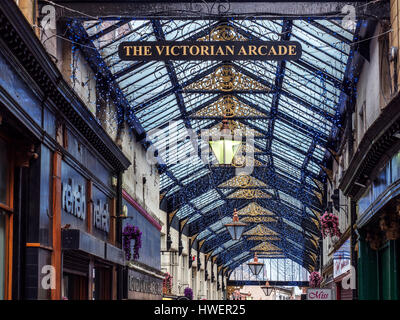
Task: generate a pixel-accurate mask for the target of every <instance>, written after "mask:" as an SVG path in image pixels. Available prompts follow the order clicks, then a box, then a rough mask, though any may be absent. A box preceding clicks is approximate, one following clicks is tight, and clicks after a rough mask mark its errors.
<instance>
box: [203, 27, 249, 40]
mask: <svg viewBox="0 0 400 320" xmlns="http://www.w3.org/2000/svg"><path fill="white" fill-rule="evenodd" d="M197 40H198V41H245V40H247V38H245V37H244V36H242V35H241V34H240V33H237V32H236V31H235V29H234V28H233V27H232V26H228V25H220V26H218V27H216V28H214V29H212V30H211V32H210V34H208V35H206V36H204V37H201V38H198V39H197Z"/></svg>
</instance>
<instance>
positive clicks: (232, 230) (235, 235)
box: [225, 209, 246, 240]
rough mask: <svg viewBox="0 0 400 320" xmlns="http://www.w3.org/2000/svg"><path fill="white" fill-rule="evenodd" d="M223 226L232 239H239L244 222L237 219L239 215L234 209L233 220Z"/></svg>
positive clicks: (244, 226) (244, 225)
mask: <svg viewBox="0 0 400 320" xmlns="http://www.w3.org/2000/svg"><path fill="white" fill-rule="evenodd" d="M225 227H226V229H227V230H228V232H229V234H230V235H231V237H232V240H239V239H240V237H241V236H242V234H243V231H244V229H245V228H246V224H245V223H243V222H240V221H239V217H238V215H237V211H236V209H235V210H234V211H233V221H232V222H231V223H227V224H226V225H225Z"/></svg>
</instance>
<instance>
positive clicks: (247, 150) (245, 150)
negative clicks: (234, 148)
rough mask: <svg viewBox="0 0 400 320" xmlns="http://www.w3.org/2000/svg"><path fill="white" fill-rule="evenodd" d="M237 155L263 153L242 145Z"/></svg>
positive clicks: (250, 146)
mask: <svg viewBox="0 0 400 320" xmlns="http://www.w3.org/2000/svg"><path fill="white" fill-rule="evenodd" d="M238 153H245V154H254V153H263V152H262V151H261V150H260V149H258V148H256V147H254V146H252V145H250V144H248V143H242V145H241V146H240V149H239V151H238Z"/></svg>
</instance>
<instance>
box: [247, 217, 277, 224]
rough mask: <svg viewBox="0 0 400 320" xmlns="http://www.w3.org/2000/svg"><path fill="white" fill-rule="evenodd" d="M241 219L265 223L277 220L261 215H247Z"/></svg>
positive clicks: (248, 221)
mask: <svg viewBox="0 0 400 320" xmlns="http://www.w3.org/2000/svg"><path fill="white" fill-rule="evenodd" d="M241 221H242V222H245V223H265V222H276V219H275V218H272V217H263V216H259V217H245V218H243V219H241Z"/></svg>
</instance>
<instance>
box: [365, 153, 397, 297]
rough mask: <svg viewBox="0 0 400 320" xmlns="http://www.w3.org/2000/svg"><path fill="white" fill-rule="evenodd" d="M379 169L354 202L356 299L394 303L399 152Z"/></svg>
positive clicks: (395, 291)
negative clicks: (355, 219) (356, 213)
mask: <svg viewBox="0 0 400 320" xmlns="http://www.w3.org/2000/svg"><path fill="white" fill-rule="evenodd" d="M397 150H398V149H397ZM380 167H381V168H382V169H381V170H379V171H378V172H377V174H376V178H375V179H374V180H373V181H372V183H371V185H369V186H368V188H367V189H366V191H365V192H364V195H363V196H362V197H361V199H360V200H359V202H358V209H359V210H358V221H357V225H358V228H359V234H360V237H359V242H358V246H359V248H358V283H359V298H360V299H380V300H398V299H399V298H400V286H399V281H400V280H399V273H398V268H399V239H400V215H399V212H400V151H397V152H394V153H393V156H391V157H390V160H389V161H386V162H385V163H384V164H383V165H382V166H380Z"/></svg>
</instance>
